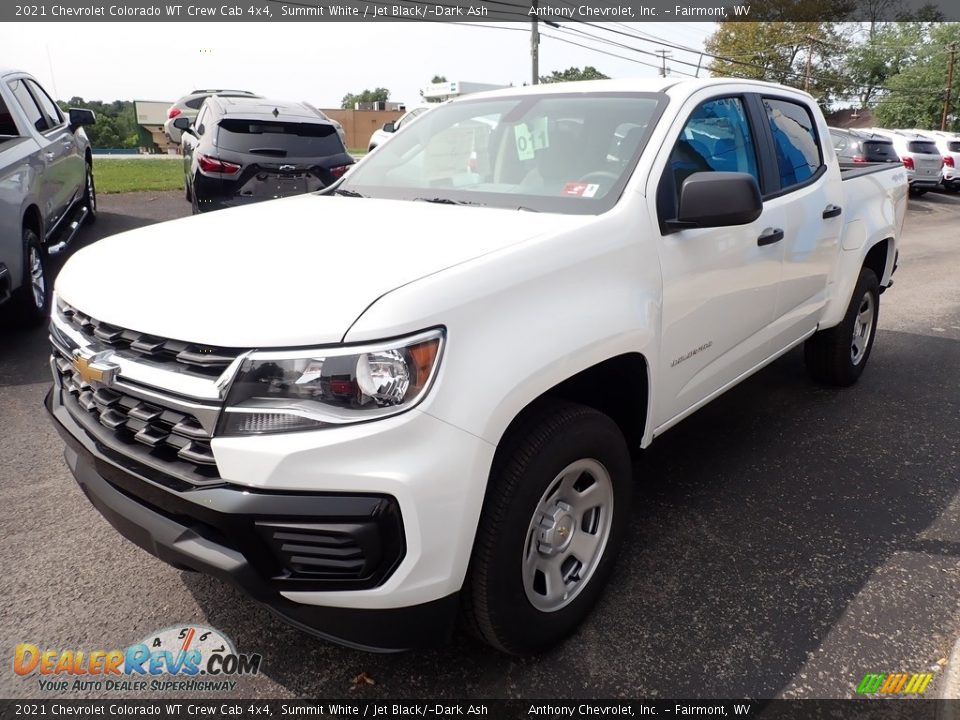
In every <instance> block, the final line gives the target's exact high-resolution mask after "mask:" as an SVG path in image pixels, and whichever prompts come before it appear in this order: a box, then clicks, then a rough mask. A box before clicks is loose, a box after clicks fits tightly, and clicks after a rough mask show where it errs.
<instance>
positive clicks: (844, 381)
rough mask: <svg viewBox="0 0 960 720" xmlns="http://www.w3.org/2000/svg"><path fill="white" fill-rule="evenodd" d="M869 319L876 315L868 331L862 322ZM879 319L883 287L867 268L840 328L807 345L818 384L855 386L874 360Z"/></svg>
mask: <svg viewBox="0 0 960 720" xmlns="http://www.w3.org/2000/svg"><path fill="white" fill-rule="evenodd" d="M868 303H869V306H868ZM867 315H872V322H871V323H870V325H869V327H864V325H863V324H862V320H863V317H865V316H867ZM879 317H880V284H879V281H878V280H877V276H876V274H875V273H874V272H873V270H870V269H869V268H863V269H862V270H860V277H859V278H858V279H857V285H856V287H855V288H854V289H853V296H852V297H851V299H850V305H849V307H847V312H846V315H844V317H843V320H842V321H841V322H840V324H839V325H837V326H836V327H832V328H828V329H826V330H821V331H820V332H818V333H816V334H815V335H814V336H813V337H811V338H810V339H809V340H807V342H806V343H805V345H804V348H803V349H804V359H805V360H806V364H807V370H808V371H809V372H810V375H811V376H813V378H814V380H817V381H818V382H821V383H824V384H825V385H835V386H838V387H847V386H849V385H853V384H854V383H855V382H856V381H857V380H858V379H859V377H860V375H861V374H862V373H863V369H864V368H865V367H866V365H867V361H868V360H869V359H870V351H871V349H872V348H873V340H874V338H875V337H876V335H877V321H878V319H879ZM858 318H859V320H858ZM855 332H856V333H858V335H857V337H859V338H861V342H860V343H857V344H858V345H860V346H861V347H860V348H859V349H857V348H856V347H855V344H854V339H855V338H854V333H855Z"/></svg>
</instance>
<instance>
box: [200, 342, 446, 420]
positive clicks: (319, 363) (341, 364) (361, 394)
mask: <svg viewBox="0 0 960 720" xmlns="http://www.w3.org/2000/svg"><path fill="white" fill-rule="evenodd" d="M442 346H443V331H442V330H431V331H428V332H423V333H419V334H417V335H413V336H410V337H405V338H401V339H398V340H391V341H388V342H384V343H376V344H370V345H363V346H352V347H341V348H319V349H316V350H289V351H282V352H268V351H264V352H254V353H252V354H250V355H249V356H248V357H247V358H245V359H244V361H243V364H242V365H241V366H240V370H239V371H238V372H237V375H236V377H235V378H234V379H233V383H232V384H231V385H230V391H229V392H228V393H227V403H226V408H225V409H224V413H223V415H222V417H221V420H220V427H219V428H218V430H217V434H218V435H221V436H222V435H255V434H261V433H276V432H293V431H296V430H316V429H320V428H325V427H331V426H336V425H349V424H351V423H358V422H366V421H367V420H375V419H377V418H382V417H386V416H388V415H396V414H397V413H400V412H403V411H404V410H409V409H410V408H411V407H413V406H414V405H416V404H417V403H418V402H419V401H420V400H421V399H422V398H423V396H424V395H425V394H426V392H427V390H428V389H429V387H430V383H431V382H432V381H433V377H434V375H435V374H436V369H437V365H438V364H439V362H440V351H441V349H442Z"/></svg>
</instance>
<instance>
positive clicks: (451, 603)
mask: <svg viewBox="0 0 960 720" xmlns="http://www.w3.org/2000/svg"><path fill="white" fill-rule="evenodd" d="M60 392H61V391H60V390H58V389H57V388H54V389H53V390H51V392H50V393H48V395H47V398H46V401H45V404H46V407H47V410H48V411H49V412H50V414H51V416H52V418H53V420H54V425H55V426H56V429H57V431H58V432H59V433H60V435H61V436H62V437H63V439H64V440H65V442H66V444H67V448H66V452H65V456H66V460H67V464H68V466H69V467H70V470H71V472H72V473H73V475H74V477H75V478H76V480H77V483H78V484H79V485H80V487H81V489H82V490H83V491H84V493H85V494H86V495H87V497H88V498H89V500H90V501H91V503H92V504H93V505H94V507H96V509H97V510H98V511H99V512H100V513H101V514H102V515H103V516H104V517H105V518H106V519H107V520H108V521H109V522H110V524H111V525H113V526H114V527H115V528H116V529H117V530H118V531H119V532H120V533H121V534H122V535H123V536H124V537H126V538H127V539H129V540H131V541H132V542H134V543H136V544H137V545H139V546H140V547H141V548H143V549H145V550H147V551H148V552H150V553H152V554H153V555H156V556H157V557H158V558H160V559H162V560H164V561H166V562H168V563H170V564H171V565H173V566H175V567H181V568H189V569H192V570H197V571H199V572H203V573H206V574H209V575H213V576H215V577H219V578H221V579H223V580H226V581H228V582H231V583H233V584H234V585H236V586H238V587H239V588H240V589H242V590H243V591H245V592H246V593H247V594H248V595H250V596H251V597H253V598H254V599H255V600H258V601H259V602H261V603H263V604H265V605H266V606H267V607H268V608H270V609H271V610H272V611H273V612H275V613H276V614H278V615H279V616H280V617H282V618H283V619H284V620H286V621H287V622H289V623H291V624H293V625H295V626H297V627H300V628H301V629H303V630H306V631H308V632H311V633H313V634H315V635H318V636H320V637H323V638H326V639H329V640H332V641H334V642H338V643H341V644H344V645H348V646H351V647H355V648H359V649H364V650H377V651H397V650H405V649H410V648H416V647H427V646H431V645H436V644H438V643H441V642H443V641H444V640H445V639H447V638H448V637H449V634H450V631H451V629H452V627H453V623H454V620H455V617H456V611H457V593H456V592H453V593H450V594H448V595H445V596H443V597H440V598H437V599H433V600H430V601H427V602H422V603H419V604H416V605H410V606H404V607H389V608H376V609H371V608H363V609H361V608H354V607H329V606H321V605H317V604H306V603H300V602H294V601H292V600H290V599H288V598H287V597H285V595H284V593H286V592H291V591H298V590H300V589H301V586H298V584H297V580H296V579H294V578H291V577H289V576H284V574H283V572H280V573H279V574H278V573H274V572H272V571H271V567H272V565H271V562H273V563H275V561H276V558H273V559H271V558H270V557H268V556H269V554H270V553H269V543H264V542H262V541H261V540H260V539H258V537H257V534H258V532H261V531H262V530H263V527H264V526H266V527H270V528H275V527H278V526H280V525H284V526H285V527H287V528H289V527H294V526H296V523H297V521H298V520H299V521H302V522H307V521H309V522H311V523H316V521H317V520H318V519H319V520H322V521H325V522H326V523H327V524H328V525H327V526H329V527H337V526H338V525H339V526H341V527H343V526H354V525H356V524H357V523H363V522H367V524H368V525H371V524H373V525H376V526H377V528H376V530H375V532H377V533H379V536H380V541H379V543H378V544H377V543H375V544H374V545H373V546H371V547H374V550H376V549H377V548H379V552H380V553H381V556H380V557H379V560H382V562H379V563H377V564H376V567H377V568H378V570H377V572H375V573H374V574H373V575H371V576H370V578H368V579H367V580H366V581H365V582H372V583H373V584H374V585H379V584H381V583H382V581H383V580H384V579H385V578H387V577H389V576H390V574H391V573H393V572H394V571H395V569H396V568H397V566H398V565H400V564H402V562H403V560H404V557H405V554H406V546H405V540H404V538H405V532H404V528H403V525H402V521H401V519H400V511H399V505H398V504H397V503H396V501H395V500H394V499H393V498H392V497H390V496H388V495H378V494H359V493H358V494H345V493H315V492H311V493H307V492H289V491H288V492H269V491H265V490H257V489H251V488H242V487H236V486H229V485H220V486H216V487H210V488H197V489H195V490H191V491H189V492H180V493H176V492H172V491H170V490H168V489H166V488H163V487H161V486H158V485H157V484H155V483H153V482H151V481H150V480H149V479H148V477H146V475H145V474H141V472H140V471H141V470H142V468H140V467H138V464H137V463H136V462H135V461H132V460H126V461H124V460H123V459H122V458H118V457H117V456H116V455H115V454H112V453H111V451H110V450H109V448H106V447H104V446H102V445H101V444H100V443H99V442H98V441H97V440H96V439H95V438H94V437H92V436H91V435H90V434H89V433H87V432H86V431H85V430H84V429H83V427H81V426H80V425H79V424H78V423H77V422H76V421H75V420H74V419H73V417H72V416H71V415H70V413H69V412H68V411H67V409H66V408H65V407H64V406H63V405H62V404H61V402H60ZM371 518H373V519H372V520H371ZM295 529H296V527H295ZM365 532H367V534H368V535H369V534H370V533H371V532H374V530H369V529H368V530H367V531H365ZM309 582H310V581H309V580H308V583H309ZM346 587H350V586H349V585H347V586H346ZM309 588H310V585H305V586H302V589H303V590H309ZM381 589H382V588H381ZM362 590H363V588H362V587H360V588H359V589H357V588H355V591H362ZM298 594H301V593H298ZM302 594H303V595H305V596H310V595H312V594H313V593H310V592H306V593H302ZM323 594H324V595H328V593H323ZM329 594H335V593H329Z"/></svg>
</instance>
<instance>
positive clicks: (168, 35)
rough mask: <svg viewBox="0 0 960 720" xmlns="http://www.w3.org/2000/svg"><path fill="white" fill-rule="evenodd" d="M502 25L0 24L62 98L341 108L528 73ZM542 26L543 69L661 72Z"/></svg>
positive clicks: (631, 41) (525, 34)
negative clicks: (197, 91) (369, 94)
mask: <svg viewBox="0 0 960 720" xmlns="http://www.w3.org/2000/svg"><path fill="white" fill-rule="evenodd" d="M601 26H602V27H601ZM503 27H513V28H514V30H505V29H494V28H489V27H475V26H466V25H454V24H450V23H408V22H377V23H346V22H296V23H295V22H276V23H248V22H237V23H207V22H195V23H189V22H181V23H116V22H104V23H96V22H84V23H0V66H4V67H12V68H16V69H19V70H24V71H26V72H29V73H31V74H33V75H34V76H35V77H37V79H39V80H40V82H41V84H42V85H44V86H45V87H47V89H48V90H49V91H50V92H51V94H54V95H55V96H56V98H57V99H60V100H68V99H69V98H71V97H74V96H80V97H82V98H84V99H85V100H103V101H110V100H159V101H169V102H173V101H175V100H176V99H177V98H179V97H181V96H182V95H185V94H187V93H188V92H190V91H191V90H193V89H194V88H206V87H210V88H213V87H226V88H236V89H241V90H250V91H253V92H257V93H259V94H262V95H266V96H269V97H275V98H277V99H284V100H306V101H308V102H311V103H313V104H315V105H317V106H318V107H322V108H338V107H340V101H341V99H342V98H343V96H344V95H345V94H347V93H350V92H354V93H356V92H360V91H362V90H363V89H365V88H371V89H372V88H374V87H386V88H388V89H389V90H390V99H391V100H395V101H399V102H405V103H407V104H408V105H410V104H417V103H418V102H419V100H420V89H421V88H423V87H424V85H426V84H428V83H429V81H430V79H431V78H432V77H433V76H434V75H445V76H446V77H447V79H448V80H459V81H471V82H483V83H495V84H503V85H509V84H510V83H513V84H515V85H520V84H522V83H524V82H529V80H530V75H531V72H530V33H529V25H528V24H515V23H504V24H503ZM712 30H713V24H712V23H609V24H608V23H595V24H594V26H593V27H589V28H587V29H586V30H584V32H589V33H591V34H593V35H596V36H600V37H604V38H607V39H608V40H610V41H614V42H619V43H622V44H624V45H628V46H630V47H635V48H639V49H642V50H644V51H646V52H648V53H652V52H655V51H656V50H657V49H659V48H660V47H661V46H660V45H659V44H658V42H657V39H658V38H659V39H662V40H666V41H668V42H670V43H672V44H674V45H682V46H684V47H689V48H693V49H695V50H700V49H702V48H703V41H704V39H705V38H706V37H707V36H709V35H710V33H711V32H712ZM612 31H620V32H623V33H629V34H631V35H635V36H638V37H642V38H643V39H636V38H630V37H627V36H625V35H622V34H617V33H616V32H612ZM541 32H543V33H549V34H553V35H556V36H557V37H562V38H564V39H565V40H567V41H568V42H562V41H559V40H557V39H554V38H550V37H546V35H544V36H543V37H542V39H541V46H540V74H541V75H546V74H549V72H550V71H551V70H562V69H566V68H569V67H572V66H576V67H582V66H584V65H593V66H594V67H596V68H597V69H598V70H600V71H601V72H603V73H605V74H606V75H609V76H611V77H619V78H622V77H652V76H655V75H657V74H658V69H656V68H657V67H659V63H660V60H659V58H658V57H656V56H651V55H647V54H642V53H638V52H635V51H633V50H630V49H625V48H623V47H617V46H613V45H610V44H602V43H601V42H599V41H598V40H596V39H593V38H586V37H584V36H583V35H582V34H580V35H578V34H577V33H576V32H574V31H573V30H570V29H562V30H560V31H558V30H556V29H553V28H548V27H544V26H542V25H541ZM651 36H653V39H651ZM570 42H574V43H580V44H583V45H589V46H591V47H592V48H595V49H585V48H581V47H576V46H574V45H571V44H570ZM599 50H603V51H605V52H608V53H614V54H616V55H622V56H623V58H633V59H634V60H636V61H641V62H643V63H649V64H650V65H654V66H656V67H650V66H649V65H644V64H640V63H638V62H632V61H630V60H628V59H622V58H618V57H611V56H610V55H604V54H602V53H601V52H599ZM670 52H672V53H673V57H672V58H671V59H668V61H667V65H668V66H670V67H671V68H673V69H674V70H675V71H681V72H687V73H690V74H693V73H694V72H695V71H696V67H695V66H696V64H697V62H698V60H699V56H698V55H697V54H695V53H693V54H691V53H688V52H684V51H680V50H676V49H673V50H671V51H670ZM678 61H685V62H689V63H692V64H691V65H683V64H680V62H678ZM706 63H707V59H704V65H706ZM700 74H701V76H702V75H704V74H705V73H704V72H703V71H701V73H700Z"/></svg>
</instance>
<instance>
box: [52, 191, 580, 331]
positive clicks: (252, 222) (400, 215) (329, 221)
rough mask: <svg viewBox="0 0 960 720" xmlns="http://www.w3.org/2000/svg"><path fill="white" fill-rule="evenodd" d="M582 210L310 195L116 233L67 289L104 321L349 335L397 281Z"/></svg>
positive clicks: (83, 255)
mask: <svg viewBox="0 0 960 720" xmlns="http://www.w3.org/2000/svg"><path fill="white" fill-rule="evenodd" d="M571 219H573V218H571V217H570V216H566V215H551V214H545V213H531V212H523V211H516V210H501V209H492V208H481V207H464V206H453V205H438V204H434V203H426V202H406V201H397V200H377V199H367V198H348V197H340V196H317V195H302V196H299V197H294V198H288V199H284V200H274V201H269V202H265V203H260V204H256V205H249V206H245V207H240V208H236V209H230V210H220V211H217V212H212V213H209V214H206V215H198V216H195V217H190V218H184V219H182V220H174V221H170V222H165V223H159V224H156V225H150V226H147V227H143V228H139V229H137V230H132V231H130V232H125V233H121V234H119V235H114V236H112V237H109V238H105V239H103V240H100V241H99V242H96V243H94V244H93V245H91V246H89V247H86V248H84V249H82V250H80V251H79V252H77V253H76V254H75V255H74V256H73V257H71V258H70V260H69V261H68V262H67V263H66V265H65V266H64V268H63V270H62V271H61V272H60V275H59V277H58V278H57V282H56V291H57V293H58V295H59V296H60V297H61V298H63V299H64V300H65V301H66V302H68V303H69V304H71V305H73V306H74V307H76V308H77V309H79V310H80V311H82V312H84V313H86V314H88V315H90V316H91V317H94V318H97V319H98V320H102V321H104V322H106V323H109V324H112V325H116V326H119V327H122V328H127V329H130V330H136V331H138V332H144V333H149V334H151V335H157V336H160V337H165V338H170V339H175V340H184V341H188V342H199V343H205V344H209V345H217V346H220V347H234V348H257V347H291V346H298V345H315V344H326V343H337V342H340V340H341V339H342V338H343V336H344V334H345V333H346V331H347V329H348V328H349V327H350V325H351V324H352V323H353V322H354V321H355V320H356V319H357V318H358V317H359V316H360V315H361V314H362V313H363V311H364V310H365V309H366V308H367V307H368V306H369V305H370V304H371V303H373V302H374V301H376V300H377V299H378V298H379V297H381V296H382V295H384V294H385V293H388V292H390V291H391V290H394V289H395V288H397V287H400V286H401V285H406V284H408V283H411V282H413V281H415V280H417V279H419V278H422V277H425V276H427V275H431V274H433V273H436V272H439V271H441V270H443V269H445V268H448V267H451V266H453V265H457V264H459V263H463V262H466V261H468V260H471V259H473V258H476V257H479V256H481V255H485V254H487V253H490V252H494V251H497V250H501V249H503V248H506V247H509V246H510V245H514V244H516V243H520V242H523V241H525V240H528V239H531V238H533V237H536V236H538V235H542V234H544V233H549V232H555V231H561V230H562V229H563V228H564V226H569V224H570V221H571Z"/></svg>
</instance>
